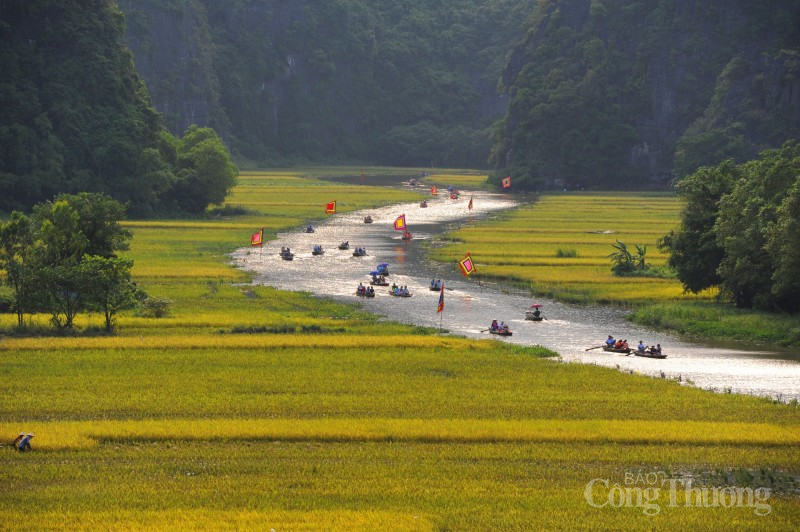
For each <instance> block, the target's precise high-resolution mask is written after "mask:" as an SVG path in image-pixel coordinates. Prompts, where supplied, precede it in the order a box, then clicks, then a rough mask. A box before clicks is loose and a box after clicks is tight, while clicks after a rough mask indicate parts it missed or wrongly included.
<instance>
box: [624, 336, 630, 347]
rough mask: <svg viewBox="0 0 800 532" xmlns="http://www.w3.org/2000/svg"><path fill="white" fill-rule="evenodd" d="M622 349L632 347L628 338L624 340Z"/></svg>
mask: <svg viewBox="0 0 800 532" xmlns="http://www.w3.org/2000/svg"><path fill="white" fill-rule="evenodd" d="M622 349H630V347H628V339H627V338H626V339H624V340H623V341H622Z"/></svg>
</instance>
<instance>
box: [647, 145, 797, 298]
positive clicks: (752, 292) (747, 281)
mask: <svg viewBox="0 0 800 532" xmlns="http://www.w3.org/2000/svg"><path fill="white" fill-rule="evenodd" d="M799 190H800V144H798V143H797V142H796V141H793V142H787V143H786V144H785V145H784V146H783V147H782V148H780V149H777V150H766V151H764V152H762V153H761V154H760V157H759V158H758V159H756V160H752V161H748V162H746V163H743V164H741V165H735V164H734V163H733V161H730V160H729V161H726V162H724V163H722V164H720V165H718V166H716V167H713V168H701V169H700V170H698V171H697V172H695V173H694V174H692V175H691V176H689V177H687V178H686V179H684V180H683V181H682V182H681V183H680V185H679V192H680V193H681V194H682V195H683V196H684V197H685V198H686V199H687V206H686V209H685V210H684V212H683V215H682V222H683V223H682V225H681V228H680V229H679V230H677V231H673V232H671V233H670V234H669V235H667V236H666V237H665V238H664V239H663V242H662V246H663V247H665V248H666V249H668V250H669V251H670V252H671V253H672V255H671V257H670V265H671V266H673V267H674V268H675V269H676V270H677V271H678V277H679V278H680V279H681V281H682V282H683V283H684V286H685V287H686V288H687V290H692V291H698V290H701V289H703V288H707V287H711V286H719V288H720V292H721V295H722V296H723V297H724V298H727V299H729V300H731V301H732V302H733V303H735V304H736V306H739V307H756V308H762V309H780V310H788V311H797V310H800V281H798V279H800V251H798V250H799V249H800V247H799V246H798V243H800V240H798V238H800V237H798V234H800V233H798V228H800V197H799V196H800V195H799V193H798V191H799Z"/></svg>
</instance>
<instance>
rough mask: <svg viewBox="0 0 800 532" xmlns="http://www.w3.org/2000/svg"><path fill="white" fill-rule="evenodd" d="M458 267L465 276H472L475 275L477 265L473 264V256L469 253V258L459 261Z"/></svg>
mask: <svg viewBox="0 0 800 532" xmlns="http://www.w3.org/2000/svg"><path fill="white" fill-rule="evenodd" d="M458 267H459V269H461V273H463V274H464V275H465V276H467V277H468V276H470V275H472V274H473V273H475V263H474V262H472V256H471V255H470V254H469V253H467V256H466V257H464V258H463V259H461V260H460V261H458Z"/></svg>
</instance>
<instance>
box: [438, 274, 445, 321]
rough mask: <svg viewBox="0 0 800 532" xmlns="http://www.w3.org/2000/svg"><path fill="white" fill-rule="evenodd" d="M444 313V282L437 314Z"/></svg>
mask: <svg viewBox="0 0 800 532" xmlns="http://www.w3.org/2000/svg"><path fill="white" fill-rule="evenodd" d="M443 311H444V281H442V291H441V292H439V306H438V307H436V314H439V313H440V312H443Z"/></svg>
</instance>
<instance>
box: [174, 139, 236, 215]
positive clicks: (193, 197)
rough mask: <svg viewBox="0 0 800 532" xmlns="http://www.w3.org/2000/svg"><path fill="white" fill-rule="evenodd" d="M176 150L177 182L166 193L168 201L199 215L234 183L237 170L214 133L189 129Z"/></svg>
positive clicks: (215, 202) (217, 200) (225, 194)
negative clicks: (168, 196)
mask: <svg viewBox="0 0 800 532" xmlns="http://www.w3.org/2000/svg"><path fill="white" fill-rule="evenodd" d="M176 151H177V161H176V165H175V173H176V176H177V180H176V182H175V184H174V185H173V187H172V189H171V190H170V194H169V195H170V197H171V198H172V201H174V203H175V204H176V205H177V206H178V207H179V208H180V209H181V210H185V211H188V212H192V213H200V212H203V211H204V210H205V208H206V207H207V206H208V205H209V204H214V205H219V204H221V203H222V202H223V201H224V200H225V197H226V196H227V195H228V192H229V191H230V189H231V188H233V186H234V185H235V184H236V177H237V176H238V175H239V170H238V168H236V165H234V164H233V163H232V162H231V159H230V154H228V149H227V148H226V147H225V144H223V142H222V140H221V139H220V138H219V136H218V135H217V133H216V132H215V131H214V130H213V129H211V128H207V127H198V126H191V127H190V128H189V129H188V130H187V131H186V134H185V135H184V137H183V138H182V139H181V140H180V142H178V144H177V147H176Z"/></svg>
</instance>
